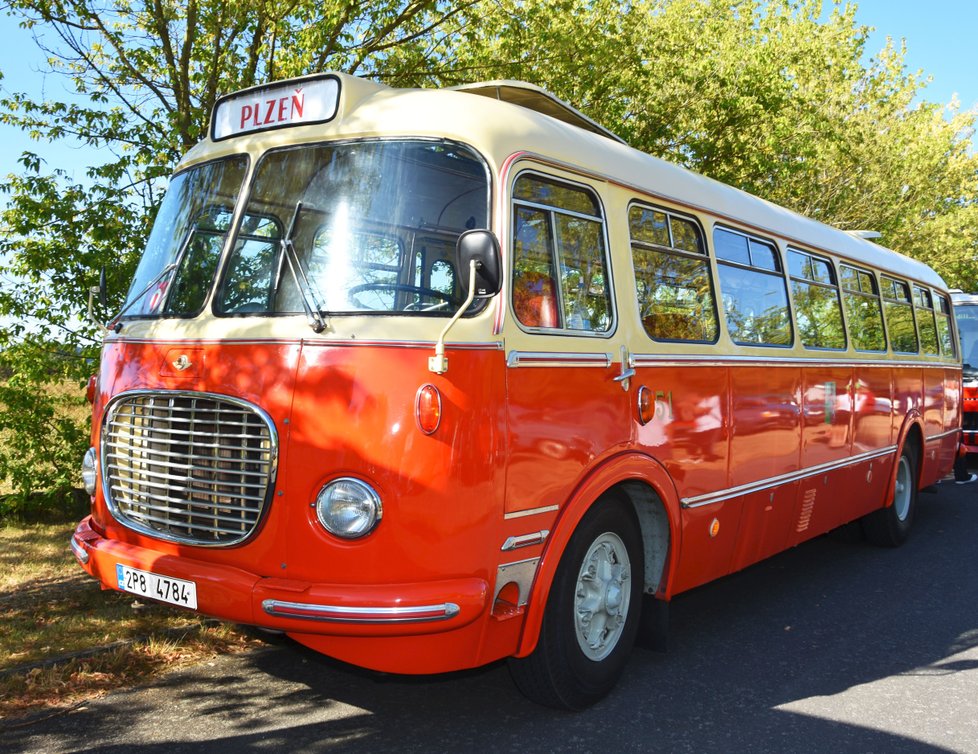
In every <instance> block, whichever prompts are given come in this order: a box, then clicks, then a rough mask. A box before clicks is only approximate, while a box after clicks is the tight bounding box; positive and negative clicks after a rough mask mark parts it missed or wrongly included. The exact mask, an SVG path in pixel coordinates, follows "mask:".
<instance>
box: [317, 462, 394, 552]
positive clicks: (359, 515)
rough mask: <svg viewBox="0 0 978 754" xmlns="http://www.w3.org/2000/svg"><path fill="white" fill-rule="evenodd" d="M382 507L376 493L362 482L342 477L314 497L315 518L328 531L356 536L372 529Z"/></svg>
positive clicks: (345, 537)
mask: <svg viewBox="0 0 978 754" xmlns="http://www.w3.org/2000/svg"><path fill="white" fill-rule="evenodd" d="M382 513H383V509H382V507H381V505H380V496H379V495H378V494H377V493H376V492H374V490H373V488H372V487H370V485H368V484H367V483H366V482H361V481H360V480H359V479H353V478H351V477H344V478H342V479H336V480H334V481H332V482H330V483H329V484H327V485H326V486H325V487H323V489H322V490H321V491H320V492H319V494H318V495H317V496H316V517H317V518H318V519H319V523H321V524H322V525H323V528H324V529H326V531H328V532H329V533H330V534H335V535H336V536H337V537H343V539H356V538H357V537H362V536H364V535H366V534H369V533H370V532H371V531H373V528H374V527H375V526H376V525H377V524H378V522H379V521H380V517H381V515H382Z"/></svg>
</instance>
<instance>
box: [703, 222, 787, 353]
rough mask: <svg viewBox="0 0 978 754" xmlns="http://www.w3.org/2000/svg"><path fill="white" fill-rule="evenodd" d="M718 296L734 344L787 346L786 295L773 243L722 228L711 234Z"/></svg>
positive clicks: (779, 263)
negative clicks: (718, 289)
mask: <svg viewBox="0 0 978 754" xmlns="http://www.w3.org/2000/svg"><path fill="white" fill-rule="evenodd" d="M713 244H714V247H715V248H716V255H717V269H718V272H719V275H720V297H721V300H722V301H723V308H724V311H725V312H726V315H727V330H728V331H729V332H730V337H731V338H732V339H733V340H734V342H736V343H742V344H745V345H766V346H790V345H791V315H790V314H789V312H788V291H787V288H786V287H785V280H784V274H783V273H782V271H781V262H780V259H779V257H778V253H777V250H776V249H775V247H774V244H772V243H770V242H769V241H762V240H760V239H757V238H754V237H752V236H746V235H744V234H743V233H737V232H734V231H731V230H726V229H724V228H717V229H716V230H714V232H713Z"/></svg>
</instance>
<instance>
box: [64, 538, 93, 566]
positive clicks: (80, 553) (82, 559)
mask: <svg viewBox="0 0 978 754" xmlns="http://www.w3.org/2000/svg"><path fill="white" fill-rule="evenodd" d="M68 545H69V546H70V547H71V552H72V553H73V554H74V556H75V557H76V558H78V562H79V563H81V564H82V565H88V559H89V557H90V556H89V554H88V550H86V549H85V548H84V546H83V545H82V543H81V542H79V541H78V540H77V539H75V535H74V534H72V535H71V539H69V540H68Z"/></svg>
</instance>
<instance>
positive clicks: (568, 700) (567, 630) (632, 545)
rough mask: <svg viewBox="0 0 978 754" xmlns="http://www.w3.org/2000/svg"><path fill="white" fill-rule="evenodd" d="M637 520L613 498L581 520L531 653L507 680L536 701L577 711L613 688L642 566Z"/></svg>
mask: <svg viewBox="0 0 978 754" xmlns="http://www.w3.org/2000/svg"><path fill="white" fill-rule="evenodd" d="M642 552H643V550H642V541H641V537H640V535H639V526H638V520H637V519H636V517H635V513H634V511H633V510H632V509H631V506H630V505H629V504H628V503H627V502H626V501H625V500H623V499H621V498H619V497H611V496H605V497H603V498H601V499H600V500H598V501H597V502H596V503H595V504H594V506H593V507H592V508H591V509H590V510H589V511H588V512H587V513H586V514H585V516H584V518H583V519H582V520H581V523H580V524H579V525H578V527H577V529H576V530H575V531H574V534H573V536H572V537H571V540H570V542H569V543H568V545H567V550H566V551H565V552H564V555H563V557H562V558H561V560H560V564H559V565H558V566H557V573H556V574H555V576H554V582H553V585H552V586H551V588H550V595H549V597H548V599H547V607H546V610H545V612H544V616H543V625H542V626H541V629H540V638H539V641H538V642H537V647H536V649H535V650H534V651H533V652H532V653H531V654H530V655H529V656H528V657H525V658H511V659H510V661H509V668H510V674H511V675H512V677H513V680H514V681H515V683H516V685H517V687H518V688H519V689H520V691H522V692H523V694H525V695H526V696H527V697H529V698H530V699H531V700H533V701H534V702H537V703H538V704H542V705H544V706H547V707H555V708H557V709H566V710H581V709H584V708H586V707H589V706H591V705H592V704H594V703H595V702H597V701H598V700H600V699H602V698H603V697H604V696H606V695H607V694H608V692H609V691H611V689H612V688H614V686H615V684H616V683H617V682H618V679H619V678H620V677H621V674H622V671H624V669H625V664H626V663H627V661H628V657H629V655H630V654H631V650H632V646H633V645H634V644H635V635H636V634H637V632H638V627H639V620H640V617H641V613H642V586H643V581H644V578H643V576H644V566H643V561H642Z"/></svg>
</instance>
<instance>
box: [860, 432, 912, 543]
mask: <svg viewBox="0 0 978 754" xmlns="http://www.w3.org/2000/svg"><path fill="white" fill-rule="evenodd" d="M916 510H917V452H916V449H915V448H914V446H913V445H911V444H910V443H909V442H907V443H905V444H904V446H903V451H902V452H901V453H900V460H899V461H897V474H896V482H895V483H894V489H893V502H892V504H891V505H888V506H886V507H885V508H881V509H879V510H876V511H873V512H872V513H870V514H868V515H866V516H864V517H863V519H862V525H863V533H864V534H865V535H866V539H868V540H869V541H870V542H872V543H873V544H874V545H877V546H879V547H899V546H900V545H902V544H903V543H904V542H905V541H906V539H907V536H908V535H909V534H910V527H911V525H912V524H913V517H914V513H915V512H916Z"/></svg>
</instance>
